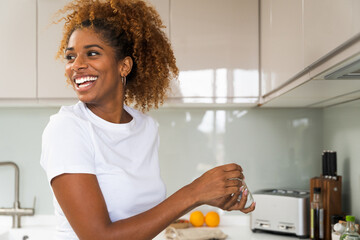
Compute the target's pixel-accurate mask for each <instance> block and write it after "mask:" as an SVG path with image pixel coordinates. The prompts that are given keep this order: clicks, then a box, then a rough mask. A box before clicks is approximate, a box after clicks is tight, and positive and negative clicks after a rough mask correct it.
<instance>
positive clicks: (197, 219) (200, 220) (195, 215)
mask: <svg viewBox="0 0 360 240" xmlns="http://www.w3.org/2000/svg"><path fill="white" fill-rule="evenodd" d="M204 221H205V219H204V214H203V213H202V212H201V211H194V212H192V213H191V214H190V223H191V224H192V225H193V226H194V227H201V226H202V225H204Z"/></svg>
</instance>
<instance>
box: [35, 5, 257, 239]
mask: <svg viewBox="0 0 360 240" xmlns="http://www.w3.org/2000/svg"><path fill="white" fill-rule="evenodd" d="M62 13H68V14H67V15H66V16H65V17H63V19H64V20H65V27H64V36H63V40H62V42H61V46H60V49H59V52H58V56H62V55H64V54H65V59H66V76H67V79H68V82H69V84H71V85H72V86H73V88H74V90H75V92H76V94H77V96H78V98H79V100H80V101H79V102H78V103H77V104H75V105H73V106H67V107H62V108H61V109H60V111H59V112H58V113H57V114H55V115H53V116H52V117H51V118H50V122H49V124H48V125H47V127H46V129H45V130H44V133H43V145H42V156H41V165H42V166H43V168H44V169H45V171H46V173H47V176H48V180H49V182H50V184H51V187H52V190H53V192H54V195H55V199H54V203H55V211H56V214H57V216H58V219H59V226H58V232H57V238H58V239H151V238H153V237H155V236H156V235H157V234H158V233H160V232H161V231H162V230H163V229H165V228H166V227H167V226H168V225H169V224H170V223H171V222H173V221H174V220H176V219H177V218H179V217H180V216H182V215H183V214H185V213H186V212H188V211H190V210H191V209H193V208H195V207H197V206H200V205H201V204H208V205H212V206H216V207H219V208H222V209H225V210H240V211H242V212H244V213H248V212H251V211H253V210H254V208H255V204H253V205H251V207H249V208H246V209H245V208H244V205H245V202H246V197H244V198H242V199H241V201H238V200H237V199H238V197H239V195H240V193H242V192H241V191H242V190H240V187H241V181H239V179H243V177H244V176H243V174H242V169H241V167H240V166H238V165H237V164H227V165H223V166H219V167H216V168H214V169H212V170H209V171H208V172H206V173H205V174H203V175H202V176H201V177H199V178H198V179H196V180H195V181H193V182H192V183H190V184H188V185H187V186H185V187H183V188H181V189H180V190H178V191H177V192H176V193H174V194H173V195H172V196H170V197H168V198H167V199H165V187H164V184H163V182H162V180H161V178H160V173H159V167H158V151H157V148H158V141H159V139H158V133H157V125H156V123H155V121H154V120H153V119H152V118H150V117H149V116H147V115H145V114H144V113H142V112H145V111H147V110H149V109H150V108H156V107H158V105H159V104H161V103H162V102H163V99H164V97H165V95H166V92H167V91H168V88H169V81H170V79H172V78H173V77H176V76H177V74H178V69H177V67H176V65H175V58H174V56H173V52H172V50H171V47H170V44H169V43H168V40H167V38H166V37H165V35H164V33H163V32H162V30H161V27H162V23H161V20H160V18H159V16H158V14H157V12H156V11H155V10H154V9H153V8H152V7H150V6H148V5H146V4H145V3H144V2H142V1H139V0H111V1H102V0H86V1H85V0H84V1H80V0H77V1H74V2H73V3H70V4H68V5H67V6H65V8H64V9H63V10H62ZM128 104H133V105H134V106H135V108H138V109H140V110H141V111H138V110H135V109H134V108H131V107H129V106H127V105H128ZM246 191H247V190H245V192H244V194H245V195H246Z"/></svg>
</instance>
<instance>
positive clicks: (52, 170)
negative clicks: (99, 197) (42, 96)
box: [40, 115, 95, 182]
mask: <svg viewBox="0 0 360 240" xmlns="http://www.w3.org/2000/svg"><path fill="white" fill-rule="evenodd" d="M87 127H88V125H87V124H86V122H85V121H83V122H82V121H81V120H79V119H76V118H75V117H71V116H62V115H55V116H52V117H51V119H50V122H49V123H48V125H47V126H46V128H45V130H44V132H43V135H42V152H41V160H40V163H41V166H42V167H43V168H44V170H45V172H46V174H47V178H48V181H49V182H51V180H52V179H53V178H54V177H56V176H58V175H61V174H63V173H89V174H95V160H94V149H93V144H92V141H91V136H90V131H89V130H88V129H87Z"/></svg>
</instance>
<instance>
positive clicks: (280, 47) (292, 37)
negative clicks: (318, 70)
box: [260, 0, 304, 96]
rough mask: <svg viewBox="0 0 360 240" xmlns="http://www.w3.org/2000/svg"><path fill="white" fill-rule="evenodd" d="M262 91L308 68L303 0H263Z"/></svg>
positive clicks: (261, 25) (269, 89) (276, 86)
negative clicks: (305, 57) (305, 56)
mask: <svg viewBox="0 0 360 240" xmlns="http://www.w3.org/2000/svg"><path fill="white" fill-rule="evenodd" d="M260 15H261V16H260V19H261V23H260V29H261V35H260V36H261V57H260V58H261V80H262V85H261V88H262V89H261V92H262V95H263V96H264V95H266V94H268V93H269V92H271V91H273V90H274V89H277V88H279V87H281V85H282V84H284V83H285V82H286V81H288V80H289V79H290V78H292V77H293V76H295V74H297V73H298V72H300V71H302V70H303V69H304V37H303V35H304V27H303V1H302V0H292V1H289V0H261V9H260Z"/></svg>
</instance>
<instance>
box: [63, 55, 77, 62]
mask: <svg viewBox="0 0 360 240" xmlns="http://www.w3.org/2000/svg"><path fill="white" fill-rule="evenodd" d="M65 59H66V60H67V61H72V60H74V59H75V56H74V55H73V54H67V55H65Z"/></svg>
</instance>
